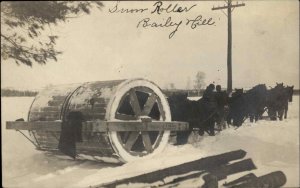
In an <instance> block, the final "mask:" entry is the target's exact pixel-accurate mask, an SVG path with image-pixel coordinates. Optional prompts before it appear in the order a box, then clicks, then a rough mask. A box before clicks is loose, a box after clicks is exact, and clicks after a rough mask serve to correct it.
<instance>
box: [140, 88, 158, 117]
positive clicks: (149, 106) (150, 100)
mask: <svg viewBox="0 0 300 188" xmlns="http://www.w3.org/2000/svg"><path fill="white" fill-rule="evenodd" d="M156 99H157V96H156V95H155V94H154V93H152V94H151V95H150V96H149V97H148V99H147V102H146V103H145V105H144V108H143V112H142V115H149V114H150V112H151V110H152V108H153V106H154V104H155V102H156Z"/></svg>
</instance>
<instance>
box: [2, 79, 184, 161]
mask: <svg viewBox="0 0 300 188" xmlns="http://www.w3.org/2000/svg"><path fill="white" fill-rule="evenodd" d="M78 122H79V123H78ZM78 124H79V125H80V126H78ZM72 126H73V128H72ZM188 126H189V125H188V123H186V122H175V121H171V113H170V108H169V104H168V102H167V100H166V98H165V96H164V94H163V93H162V91H161V89H160V88H159V87H158V86H157V85H156V84H154V83H153V82H151V81H148V80H145V79H129V80H115V81H97V82H88V83H83V84H70V85H57V86H51V87H48V88H45V89H44V90H42V91H40V92H39V93H38V95H37V96H36V97H35V99H34V101H33V102H32V104H31V107H30V110H29V112H28V120H27V121H10V122H7V123H6V128H7V129H14V130H18V131H20V130H28V131H29V135H30V136H29V137H28V138H29V139H30V140H31V141H32V142H33V143H34V145H35V146H36V148H37V149H38V150H44V151H50V152H57V153H60V152H59V144H60V142H62V140H61V139H62V137H66V138H67V137H68V134H69V135H70V134H71V137H72V138H73V139H74V134H76V135H75V141H74V142H75V143H76V157H80V156H89V157H92V158H93V159H99V160H104V161H106V160H107V161H113V160H117V161H120V162H129V161H132V160H136V159H138V158H141V157H151V156H153V155H155V154H157V153H160V152H162V150H163V149H164V147H165V146H166V145H167V144H168V140H169V137H170V133H171V132H175V131H184V130H188ZM75 129H76V130H75ZM64 130H66V131H64ZM20 132H21V131H20ZM21 133H22V132H21ZM72 134H73V136H72ZM67 140H68V139H67ZM71 140H72V139H71ZM69 142H72V141H70V140H69Z"/></svg>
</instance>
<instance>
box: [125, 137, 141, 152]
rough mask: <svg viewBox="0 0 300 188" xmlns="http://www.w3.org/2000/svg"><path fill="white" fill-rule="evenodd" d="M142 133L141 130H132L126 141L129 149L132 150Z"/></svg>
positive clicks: (126, 146)
mask: <svg viewBox="0 0 300 188" xmlns="http://www.w3.org/2000/svg"><path fill="white" fill-rule="evenodd" d="M139 135H140V133H139V132H131V133H130V135H129V138H128V139H127V141H126V143H125V146H124V147H125V148H126V149H127V150H129V151H130V150H131V148H132V146H133V145H134V143H135V142H136V140H137V139H138V137H139Z"/></svg>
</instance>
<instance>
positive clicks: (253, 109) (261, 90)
mask: <svg viewBox="0 0 300 188" xmlns="http://www.w3.org/2000/svg"><path fill="white" fill-rule="evenodd" d="M244 98H245V103H246V111H247V115H248V116H249V117H250V122H253V121H254V120H255V122H256V121H258V120H259V119H261V118H262V115H263V113H264V112H265V107H266V101H267V87H266V85H265V84H259V85H256V86H254V87H253V88H252V89H250V90H248V91H247V92H246V93H245V94H244Z"/></svg>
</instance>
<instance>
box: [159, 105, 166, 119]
mask: <svg viewBox="0 0 300 188" xmlns="http://www.w3.org/2000/svg"><path fill="white" fill-rule="evenodd" d="M157 105H158V109H159V113H160V116H161V117H162V118H163V120H164V119H165V117H166V114H165V111H164V107H163V106H162V104H161V102H160V101H157Z"/></svg>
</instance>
